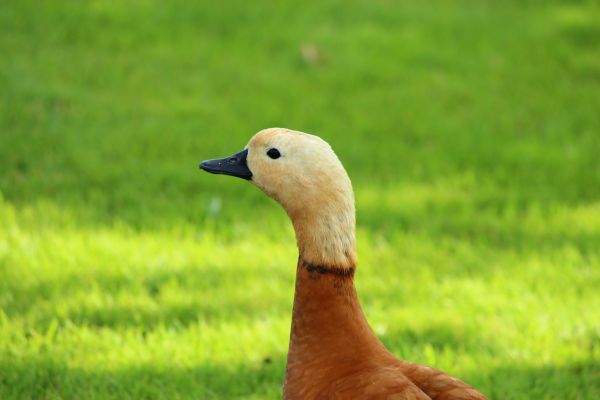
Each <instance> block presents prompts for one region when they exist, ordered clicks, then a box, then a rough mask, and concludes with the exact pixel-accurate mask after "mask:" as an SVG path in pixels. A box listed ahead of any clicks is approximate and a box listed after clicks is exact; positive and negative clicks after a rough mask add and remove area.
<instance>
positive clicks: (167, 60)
mask: <svg viewBox="0 0 600 400" xmlns="http://www.w3.org/2000/svg"><path fill="white" fill-rule="evenodd" d="M599 17H600V9H599V7H598V4H597V3H596V2H594V1H547V2H540V1H519V2H517V1H506V2H501V3H500V2H492V1H485V0H482V1H474V0H473V1H465V0H462V1H453V2H450V1H437V2H435V4H433V3H432V4H429V3H426V2H418V1H404V2H399V3H396V2H387V1H375V2H373V1H358V2H352V3H349V2H341V1H328V2H317V1H315V2H308V3H307V2H305V3H303V4H302V5H292V4H289V3H278V2H270V1H258V2H252V3H247V2H241V1H239V2H225V3H222V4H220V5H219V7H216V6H214V5H213V4H211V3H208V2H206V3H198V2H184V1H176V2H170V3H169V4H166V3H161V2H154V1H127V2H125V1H123V2H103V1H89V2H58V1H46V2H34V1H29V0H22V1H12V0H11V1H8V2H5V3H4V4H3V5H2V7H0V52H1V54H2V56H1V58H0V398H2V399H87V398H89V399H92V398H93V399H109V398H113V399H128V398H129V399H141V398H148V399H178V398H206V399H233V398H240V399H273V398H278V397H279V396H280V387H281V384H282V382H283V376H284V368H285V357H286V351H287V341H288V335H289V324H290V312H291V302H292V295H293V281H294V267H295V260H296V257H297V255H296V253H295V246H294V242H293V241H294V238H293V232H292V230H291V227H290V226H289V223H288V221H287V218H286V216H285V215H284V213H283V211H282V210H281V209H280V208H279V207H278V206H277V205H276V204H275V203H274V202H273V201H271V200H268V199H266V198H265V197H264V195H262V194H261V193H260V192H259V191H258V190H256V189H255V188H252V187H250V186H249V185H248V184H246V183H244V182H242V181H240V180H235V179H231V178H229V179H228V178H224V177H216V176H211V175H208V174H202V173H200V172H198V170H197V163H198V161H200V160H202V159H206V158H212V157H217V156H224V155H229V154H231V153H233V152H235V151H237V150H239V149H240V148H242V147H243V146H244V144H245V143H246V141H247V140H248V139H249V137H250V136H251V135H252V134H253V133H254V132H255V131H257V130H259V129H261V128H264V127H268V126H286V127H291V128H295V129H299V130H304V131H308V132H313V133H317V134H319V135H321V136H323V137H324V138H325V139H326V140H328V141H329V142H330V143H331V144H332V145H333V147H334V148H335V149H336V151H337V153H338V155H339V156H340V158H341V159H342V161H343V162H344V164H345V165H346V167H347V169H348V171H349V174H350V176H351V178H352V179H353V182H354V186H355V192H356V196H357V209H358V215H357V216H358V240H359V257H360V265H359V270H358V272H357V287H358V291H359V295H360V296H361V299H362V301H363V305H364V308H365V311H366V313H367V316H368V318H369V320H370V322H371V324H372V326H373V327H374V328H375V330H376V332H377V333H378V334H379V336H380V337H381V338H382V339H383V341H384V342H385V344H386V345H387V346H388V347H389V348H390V349H391V351H393V352H394V353H395V354H396V355H398V356H400V357H403V358H406V359H409V360H412V361H416V362H420V363H426V364H431V365H435V366H436V367H439V368H441V369H444V370H446V371H448V372H450V373H452V374H455V375H457V376H459V377H461V378H463V379H465V380H466V381H468V382H470V383H472V384H473V385H474V386H476V387H478V388H480V389H481V390H482V391H483V392H484V393H486V394H487V395H488V396H489V398H491V399H534V398H535V399H566V398H568V399H594V398H597V397H598V394H599V393H600V313H598V311H597V310H600V292H599V291H598V288H599V287H600V161H599V158H598V152H599V149H600V113H598V104H599V103H600V58H599V57H598V43H599V42H600V29H599V28H598V23H597V21H598V20H599ZM303 46H304V47H306V46H314V47H316V48H317V49H318V52H319V55H318V56H317V57H310V56H309V57H307V56H303V55H302V50H301V49H302V47H303Z"/></svg>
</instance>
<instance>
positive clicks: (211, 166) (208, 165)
mask: <svg viewBox="0 0 600 400" xmlns="http://www.w3.org/2000/svg"><path fill="white" fill-rule="evenodd" d="M247 156H248V149H245V150H242V151H240V152H239V153H236V154H234V155H232V156H229V157H225V158H215V159H214V160H206V161H202V162H201V163H200V168H202V169H203V170H205V171H206V172H210V173H211V174H223V175H231V176H237V177H238V178H244V179H247V180H250V179H252V172H251V171H250V169H249V168H248V164H247V163H246V157H247Z"/></svg>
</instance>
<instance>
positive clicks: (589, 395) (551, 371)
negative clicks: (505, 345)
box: [472, 361, 600, 400]
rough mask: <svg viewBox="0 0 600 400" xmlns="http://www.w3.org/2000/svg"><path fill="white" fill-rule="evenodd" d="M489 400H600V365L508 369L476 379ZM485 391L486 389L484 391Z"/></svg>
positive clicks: (494, 371) (596, 363)
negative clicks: (599, 399)
mask: <svg viewBox="0 0 600 400" xmlns="http://www.w3.org/2000/svg"><path fill="white" fill-rule="evenodd" d="M472 383H473V384H474V385H480V387H481V388H482V391H484V393H485V394H486V395H488V397H489V399H490V400H493V399H498V400H500V399H502V400H517V399H519V400H521V399H522V400H527V399H586V400H587V399H589V400H595V399H598V396H599V395H600V362H598V361H592V362H586V363H577V364H572V365H566V366H553V365H550V366H544V367H539V368H535V367H527V366H520V365H515V366H505V367H501V368H498V369H496V370H493V371H492V372H491V373H490V374H489V375H488V376H483V375H476V376H473V381H472ZM484 388H485V390H484Z"/></svg>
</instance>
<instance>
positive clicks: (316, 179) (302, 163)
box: [246, 128, 356, 267]
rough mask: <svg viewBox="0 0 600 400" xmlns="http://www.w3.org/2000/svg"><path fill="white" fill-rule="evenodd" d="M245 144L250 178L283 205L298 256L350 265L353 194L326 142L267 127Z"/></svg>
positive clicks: (352, 262) (331, 264)
mask: <svg viewBox="0 0 600 400" xmlns="http://www.w3.org/2000/svg"><path fill="white" fill-rule="evenodd" d="M246 148H247V150H248V156H247V163H248V168H249V169H250V171H251V172H252V179H251V182H252V183H254V184H255V185H256V186H258V187H259V188H260V189H261V190H262V191H264V192H265V193H266V194H267V195H268V196H270V197H272V198H273V199H275V200H276V201H278V202H279V203H280V204H281V205H282V206H283V208H284V209H285V210H286V212H287V213H288V215H289V216H290V218H291V219H292V222H293V224H294V229H295V231H296V236H297V240H298V246H299V249H300V253H301V256H302V257H303V258H304V259H305V260H306V261H308V262H311V263H315V264H323V265H329V266H336V267H349V266H354V264H355V262H356V259H355V258H356V256H355V251H354V229H355V216H354V194H353V192H352V184H351V182H350V178H349V177H348V174H347V173H346V170H345V169H344V167H343V166H342V163H341V162H340V160H339V159H338V158H337V156H336V155H335V153H334V152H333V150H332V149H331V146H329V144H327V142H325V141H324V140H323V139H321V138H319V137H317V136H313V135H309V134H306V133H302V132H297V131H292V130H289V129H283V128H270V129H264V130H262V131H260V132H258V133H257V134H256V135H254V137H253V138H252V139H250V142H249V143H248V146H247V147H246ZM273 149H274V150H273ZM269 151H270V152H269ZM278 154H279V157H277V158H272V156H277V155H278Z"/></svg>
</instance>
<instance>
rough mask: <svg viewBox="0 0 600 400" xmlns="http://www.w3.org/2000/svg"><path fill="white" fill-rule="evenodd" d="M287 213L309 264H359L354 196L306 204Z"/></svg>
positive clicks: (335, 266) (347, 266) (336, 266)
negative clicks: (322, 202) (311, 204)
mask: <svg viewBox="0 0 600 400" xmlns="http://www.w3.org/2000/svg"><path fill="white" fill-rule="evenodd" d="M288 214H289V216H290V218H291V220H292V223H293V225H294V231H295V233H296V241H297V244H298V250H299V252H300V254H301V255H302V258H303V259H304V260H305V261H306V262H307V263H309V264H312V265H319V266H326V267H331V268H338V269H351V268H354V267H355V266H356V261H357V260H356V239H355V229H356V227H355V225H356V222H355V221H356V219H355V212H354V198H353V197H350V198H343V197H342V198H340V199H336V201H331V202H328V203H327V204H316V205H313V206H312V207H310V206H307V205H305V206H304V207H301V208H300V209H299V210H297V211H291V212H290V211H289V210H288Z"/></svg>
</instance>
